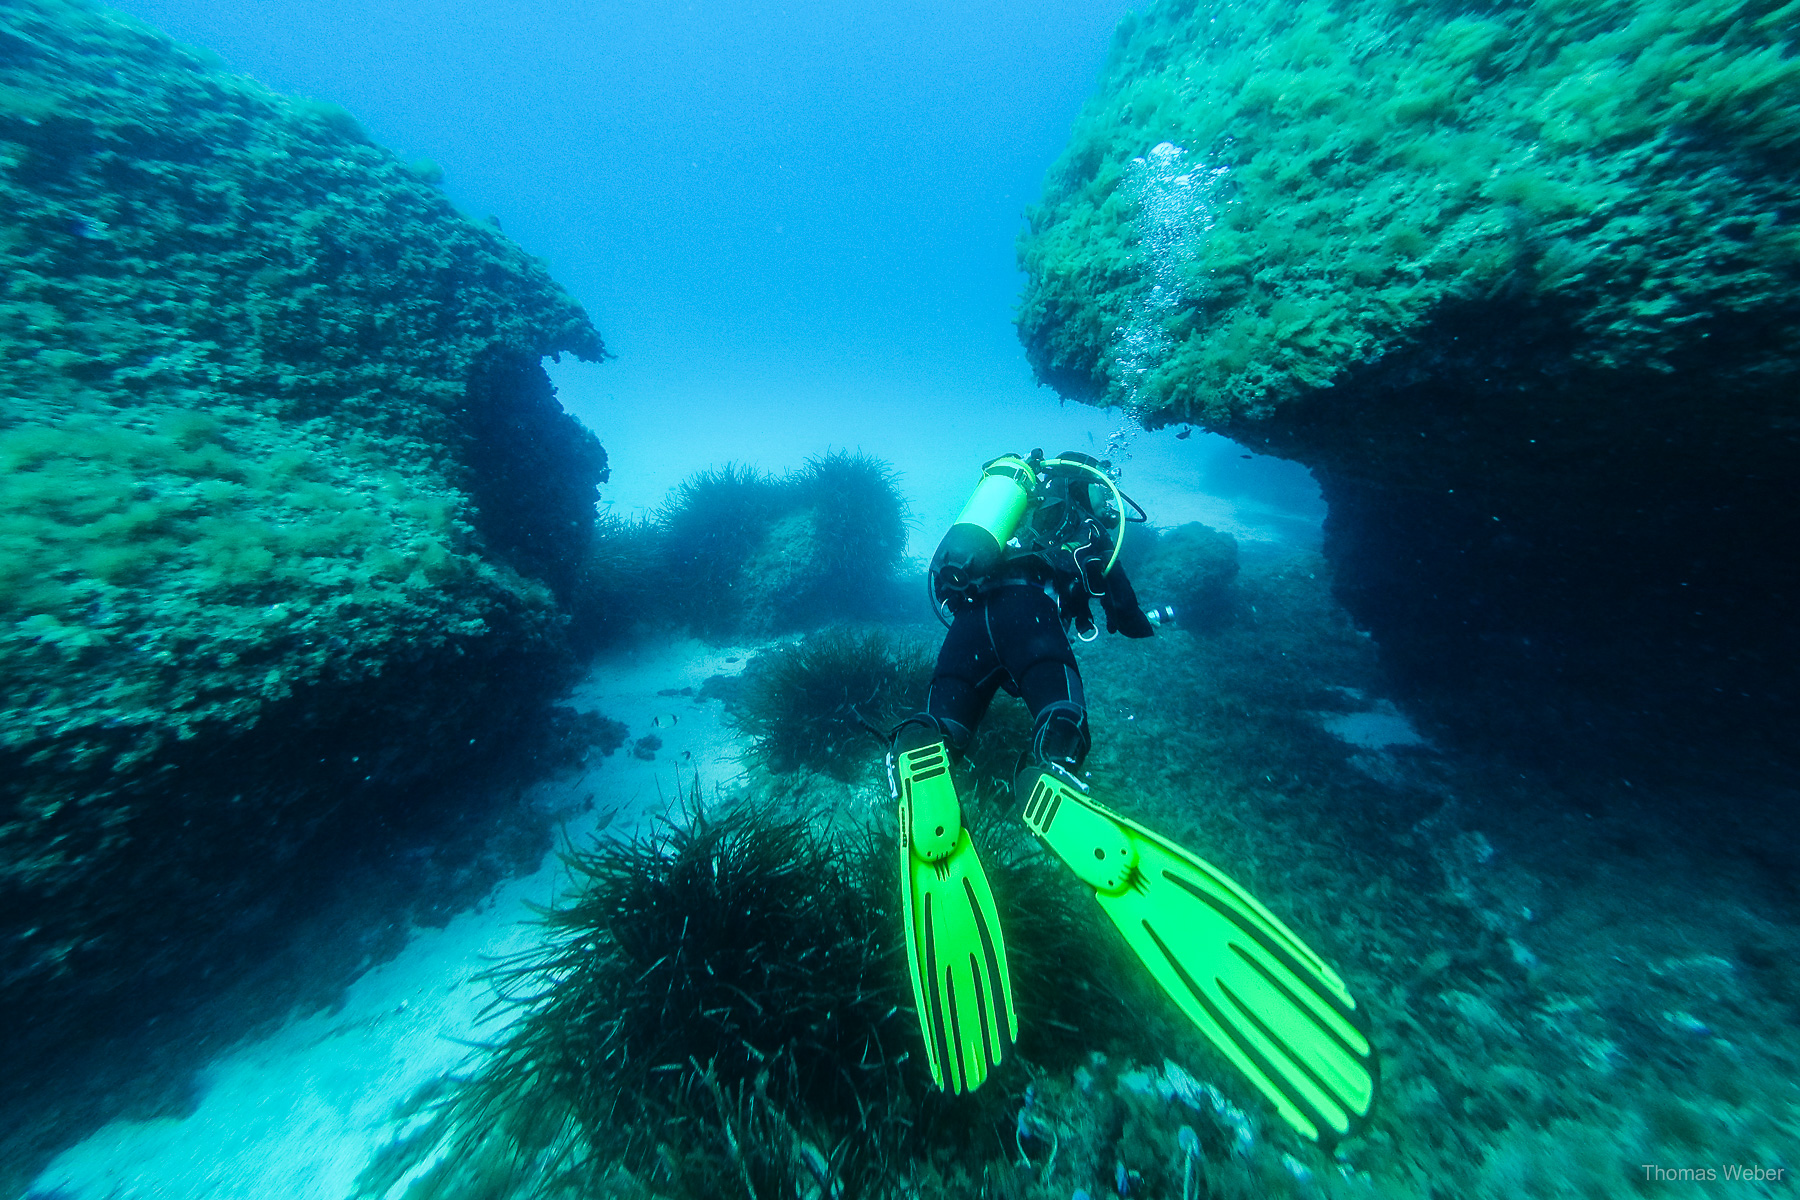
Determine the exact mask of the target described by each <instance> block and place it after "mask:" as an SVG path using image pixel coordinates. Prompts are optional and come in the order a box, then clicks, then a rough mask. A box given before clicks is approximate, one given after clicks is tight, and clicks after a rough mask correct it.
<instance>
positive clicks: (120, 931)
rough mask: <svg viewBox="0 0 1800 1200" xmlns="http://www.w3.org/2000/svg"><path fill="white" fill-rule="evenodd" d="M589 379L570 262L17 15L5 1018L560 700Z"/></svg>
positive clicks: (327, 135) (590, 459) (312, 127)
mask: <svg viewBox="0 0 1800 1200" xmlns="http://www.w3.org/2000/svg"><path fill="white" fill-rule="evenodd" d="M561 352H569V353H573V354H575V355H577V356H579V357H582V358H586V359H599V358H601V357H603V355H604V350H603V348H602V346H601V342H600V338H599V336H598V335H597V334H596V333H595V331H594V329H593V327H592V326H591V325H590V324H589V322H588V320H587V318H586V316H585V315H584V314H583V313H582V311H581V309H580V307H579V306H578V305H577V304H576V303H575V302H574V301H573V300H572V299H571V298H570V297H569V296H567V295H566V294H565V293H563V292H562V291H561V290H560V289H559V288H558V287H557V286H556V285H555V284H554V283H553V282H552V281H551V280H550V279H549V277H548V275H547V274H546V272H545V270H544V267H543V264H542V263H540V262H539V261H537V260H535V259H533V258H531V257H530V256H529V255H527V254H525V253H524V252H523V251H521V250H520V249H519V248H518V247H517V246H515V245H513V244H511V243H510V242H508V241H506V240H505V239H504V238H503V237H501V236H500V235H499V234H498V233H497V232H496V231H495V230H493V229H491V228H488V227H484V226H480V225H476V224H473V223H471V222H469V221H467V220H465V219H463V218H462V217H460V216H459V215H458V214H457V213H456V212H455V210H454V209H453V208H452V207H451V205H450V204H449V202H448V201H447V200H446V199H445V198H444V196H443V195H442V194H441V193H440V192H438V191H437V190H436V189H435V188H433V187H432V186H430V184H429V183H428V182H427V181H426V179H425V178H424V177H422V175H421V174H420V173H419V172H418V171H416V170H414V169H412V168H409V167H408V166H407V165H405V164H404V163H402V162H401V161H400V160H399V159H397V158H396V157H395V156H394V155H393V154H391V153H389V152H388V151H386V150H384V149H382V148H380V147H378V146H375V145H373V144H371V143H370V142H369V140H368V139H367V137H366V136H365V135H364V134H363V132H362V131H361V129H360V128H359V127H358V126H357V124H356V122H355V120H354V119H353V118H351V117H350V115H349V114H348V113H346V112H345V111H343V110H342V109H340V108H337V107H335V106H330V105H323V104H319V103H317V102H313V101H307V100H292V99H287V98H284V97H280V96H277V95H274V94H272V93H270V92H268V91H267V90H265V89H263V88H262V87H260V86H258V85H257V84H256V83H254V82H253V81H251V80H248V79H245V78H243V77H241V76H234V75H231V74H229V73H227V72H226V71H225V70H224V69H223V68H222V66H220V65H219V64H218V63H217V62H216V60H210V59H208V58H207V57H206V56H204V55H201V54H198V53H195V52H192V51H188V50H185V49H182V48H180V47H178V46H175V45H173V44H172V43H170V42H169V41H168V40H167V39H166V38H164V37H162V36H161V35H159V34H157V33H156V32H154V31H152V30H150V29H148V28H146V27H144V26H142V25H140V24H138V23H136V22H134V21H132V20H130V19H128V18H125V17H122V16H119V15H117V14H113V13H110V12H107V11H105V10H103V9H100V8H98V7H96V6H91V5H88V4H86V3H67V2H63V0H9V2H8V3H7V4H6V5H5V7H4V8H3V9H0V356H3V357H4V362H5V366H4V383H3V384H0V779H3V780H4V784H3V785H0V789H3V790H0V912H3V913H4V914H5V915H4V917H3V918H0V998H6V997H10V996H12V995H14V994H15V989H18V988H20V987H32V986H36V985H41V984H42V983H43V982H44V981H45V980H46V979H47V978H48V977H50V976H52V975H55V974H58V973H61V974H64V975H67V974H70V973H76V974H78V973H79V972H80V970H81V969H82V967H83V966H84V964H86V965H92V964H95V963H99V962H111V961H120V960H128V961H136V962H141V961H142V959H143V957H144V955H145V952H146V951H145V947H146V946H148V945H154V944H157V943H155V942H152V941H150V940H148V939H143V938H139V939H138V941H137V944H136V945H135V946H133V945H128V944H127V943H128V942H130V941H131V940H132V939H131V937H130V931H131V930H133V929H134V928H135V929H138V932H139V933H140V934H141V932H142V928H143V927H150V928H154V927H155V926H156V925H157V924H158V923H159V922H161V923H163V924H166V923H167V921H168V919H169V918H168V913H167V912H166V911H165V910H162V909H159V907H158V904H159V902H167V903H175V902H177V901H178V900H185V902H186V903H188V904H190V905H192V906H193V907H192V911H191V912H190V913H189V914H188V915H187V917H185V918H184V919H191V921H192V927H193V928H195V929H199V930H205V929H206V928H208V927H210V926H212V925H215V924H217V923H218V922H219V921H221V920H223V919H225V916H226V915H228V914H226V913H225V912H224V911H223V910H225V909H227V908H229V905H230V897H231V895H232V893H231V891H230V887H229V882H230V881H231V880H238V881H241V880H242V879H243V878H244V877H245V876H246V875H253V874H255V873H256V872H258V871H260V870H261V869H262V868H263V867H264V866H266V865H267V863H268V862H269V861H271V860H279V859H281V858H283V857H286V856H289V855H292V854H293V853H295V851H296V848H297V847H298V846H299V845H300V844H302V843H303V842H304V840H305V838H306V835H307V833H308V831H310V830H311V829H312V828H313V827H314V826H315V825H316V824H317V823H318V822H319V821H320V820H322V819H323V818H324V817H325V815H326V814H328V813H329V812H330V811H331V810H332V809H333V808H334V807H335V806H337V805H339V804H342V803H344V802H346V801H349V800H356V802H358V803H371V802H378V800H379V798H380V797H381V796H383V795H387V794H389V793H391V791H392V789H394V788H395V787H396V786H398V785H400V784H403V783H406V782H408V781H412V780H416V779H419V778H422V777H424V776H426V775H429V774H430V773H431V772H433V771H434V770H441V769H444V768H446V767H448V766H451V765H453V763H454V762H455V756H456V755H457V754H463V755H465V756H466V755H469V754H473V753H476V752H478V751H484V750H485V744H482V745H478V746H475V747H474V748H473V749H471V748H470V747H471V744H472V742H477V741H483V739H485V738H486V736H487V735H488V734H490V733H491V732H494V731H495V730H497V729H503V728H504V727H505V725H506V723H507V721H508V720H510V719H512V718H513V717H514V716H515V715H516V713H517V712H518V711H519V710H520V709H521V708H522V707H523V706H524V705H526V704H528V703H530V702H531V700H532V699H533V698H534V697H537V696H538V695H540V694H541V692H542V690H543V688H544V686H545V685H546V684H547V683H548V684H553V683H554V682H555V681H556V680H557V679H558V678H560V672H561V670H562V669H563V668H562V664H563V663H564V661H565V659H566V657H567V652H566V648H565V646H564V639H563V634H562V632H561V630H560V624H561V622H562V618H561V617H560V615H559V608H558V604H557V599H556V595H555V593H556V592H557V591H558V590H566V589H567V587H568V586H569V585H570V581H571V580H572V579H573V575H574V571H575V570H576V566H577V564H578V563H579V562H580V560H581V558H582V557H583V555H584V554H585V552H586V549H587V544H588V541H589V539H590V538H591V535H592V522H593V500H594V485H595V484H596V483H597V482H598V481H599V480H600V479H602V478H604V475H605V455H604V453H603V452H602V451H601V449H600V447H599V445H598V443H597V442H596V441H594V439H593V438H592V436H591V435H589V434H587V433H585V432H584V431H582V430H581V429H580V428H579V426H577V425H576V424H575V423H574V421H573V420H572V419H571V418H570V417H568V416H567V415H566V414H564V413H563V412H562V410H561V408H560V407H559V406H558V405H557V403H556V400H555V396H554V392H553V390H552V389H551V388H550V386H549V382H548V379H547V378H546V377H545V376H544V373H543V371H542V368H541V367H540V366H539V365H538V364H539V360H540V358H541V357H542V356H543V355H546V354H558V353H561ZM220 880H226V881H227V885H224V886H221V885H220ZM202 897H204V900H203V901H202V899H201V898H202ZM138 921H141V926H140V925H134V922H138ZM177 952H178V951H177Z"/></svg>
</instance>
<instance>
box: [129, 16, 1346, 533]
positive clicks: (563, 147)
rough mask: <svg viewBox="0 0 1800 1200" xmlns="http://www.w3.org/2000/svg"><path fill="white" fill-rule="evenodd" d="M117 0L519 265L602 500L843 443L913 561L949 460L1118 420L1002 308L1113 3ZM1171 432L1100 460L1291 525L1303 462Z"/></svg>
mask: <svg viewBox="0 0 1800 1200" xmlns="http://www.w3.org/2000/svg"><path fill="white" fill-rule="evenodd" d="M118 7H120V8H122V9H123V10H125V11H127V12H130V13H133V14H135V15H136V16H139V17H142V18H143V19H145V20H147V21H149V22H150V23H152V24H154V25H156V26H157V27H158V28H160V29H162V30H164V31H165V32H167V33H169V34H170V35H171V36H173V37H175V38H176V39H178V40H180V41H184V42H186V43H189V44H191V45H194V46H200V47H205V48H207V49H209V50H212V51H214V52H216V53H217V54H219V55H220V56H222V57H223V58H224V59H225V61H226V62H227V63H228V64H229V65H230V66H231V67H232V68H233V69H235V70H238V71H241V72H244V73H246V74H249V75H251V76H254V77H255V78H257V79H258V80H260V81H262V82H263V83H265V84H267V85H269V86H270V87H272V88H274V89H275V90H277V91H281V92H286V93H290V94H298V95H304V96H311V97H314V98H316V99H321V100H328V101H333V102H336V103H339V104H342V105H344V106H345V107H346V108H348V109H349V110H350V111H351V112H352V113H354V114H355V115H356V117H357V119H358V120H359V121H360V122H361V123H362V125H363V127H364V128H365V129H367V130H368V132H369V134H370V136H371V137H373V138H374V140H375V141H376V142H378V143H380V144H382V145H384V146H388V147H391V148H392V149H394V150H395V151H396V152H398V153H400V154H401V155H403V156H405V157H408V158H416V157H425V158H430V159H432V160H433V161H435V162H437V163H438V164H439V165H440V166H441V167H442V168H443V170H444V184H443V186H444V190H445V192H446V193H447V194H448V195H449V197H450V198H451V199H452V200H453V201H454V202H455V203H456V204H457V206H458V207H460V208H461V209H462V210H463V211H464V212H465V213H467V214H469V215H470V216H473V217H475V218H477V219H480V218H483V217H486V216H488V215H490V214H491V215H492V216H494V217H496V218H497V219H498V220H499V221H500V223H501V225H502V227H503V228H504V229H505V231H506V233H507V235H508V236H509V237H511V238H513V239H514V240H516V241H517V242H519V243H520V244H521V245H522V246H524V247H525V248H526V249H527V250H529V251H530V252H531V253H533V254H535V255H538V256H539V257H541V258H543V259H545V260H546V261H547V262H548V263H549V266H550V271H551V274H552V275H553V276H554V277H555V279H556V280H557V282H558V283H560V284H561V285H562V286H563V287H564V288H566V289H568V290H569V291H570V292H571V293H572V294H573V295H574V296H575V297H576V299H578V300H579V301H580V302H581V303H582V305H583V306H584V307H585V308H586V309H587V311H588V313H589V315H590V316H591V317H592V318H593V320H594V323H595V325H597V326H598V327H599V329H600V331H601V334H602V336H603V337H604V338H605V339H606V344H607V347H608V349H609V350H610V351H611V352H612V353H614V354H616V355H617V358H616V359H615V360H614V361H612V362H608V363H606V364H604V365H602V366H591V365H588V364H577V363H572V362H565V363H564V364H562V365H561V366H557V367H554V368H553V369H552V376H553V378H554V379H555V381H556V384H557V386H558V388H559V390H560V392H561V394H562V399H563V402H564V404H565V405H566V406H567V407H568V408H569V409H570V410H571V411H572V412H574V413H575V414H576V415H577V416H579V417H580V418H581V419H582V420H583V421H584V422H586V423H587V424H588V425H589V426H590V427H591V428H593V429H594V430H595V431H596V432H597V433H598V434H599V435H600V438H601V441H602V442H603V443H604V444H605V446H606V448H607V452H608V454H609V456H610V457H611V462H612V468H613V479H612V482H611V484H610V485H608V486H607V487H606V488H604V489H603V490H602V503H603V504H607V505H610V506H611V507H612V508H613V509H614V510H615V511H617V512H620V513H621V514H623V515H632V514H636V513H640V512H643V511H644V510H646V509H649V508H652V507H654V506H655V505H656V504H658V503H660V502H661V501H662V499H663V498H664V496H665V495H666V493H667V491H668V489H669V488H670V487H672V486H673V485H674V484H676V483H677V482H679V481H680V480H681V479H682V478H684V477H685V476H687V475H688V474H689V473H691V472H692V471H694V470H696V469H699V468H701V467H704V466H707V465H710V464H713V463H717V462H722V461H727V460H732V461H738V462H745V463H750V464H753V465H757V466H760V467H762V468H764V469H767V470H786V469H790V468H792V467H794V466H797V465H799V464H800V463H801V462H803V461H804V460H805V459H806V458H807V457H809V456H811V455H816V454H820V453H824V452H826V451H828V450H831V449H839V448H851V449H856V448H861V449H863V450H866V451H868V452H870V453H872V454H876V455H878V456H880V457H882V458H885V459H887V460H888V461H890V462H892V463H893V464H894V465H896V466H897V467H898V468H899V469H900V470H901V472H902V475H903V479H904V483H905V486H906V489H907V491H908V494H909V499H910V500H911V501H912V504H913V508H914V514H915V517H916V518H917V520H916V523H915V526H914V528H913V531H912V540H911V547H910V548H911V550H912V551H913V553H915V554H927V555H928V554H929V553H930V550H931V546H932V545H933V544H935V542H936V538H937V533H936V530H938V529H940V528H942V526H943V525H944V523H945V522H946V521H948V520H949V519H951V518H952V517H953V516H954V515H955V509H956V507H957V505H958V504H959V503H960V501H961V499H962V497H963V496H964V495H965V494H966V492H967V490H968V488H969V486H970V483H971V480H972V472H973V471H974V469H975V468H976V466H977V465H978V464H979V463H980V462H982V461H985V460H986V459H988V458H991V457H993V456H994V455H996V454H1000V453H1002V452H1005V451H1008V450H1024V449H1029V448H1030V447H1031V446H1035V445H1041V446H1043V448H1044V449H1045V450H1046V451H1048V452H1050V453H1055V452H1057V451H1060V450H1063V449H1084V450H1092V449H1094V447H1095V446H1096V445H1099V446H1101V447H1104V446H1105V444H1106V440H1107V437H1108V435H1109V434H1110V433H1112V432H1113V431H1115V430H1117V429H1119V428H1120V426H1121V421H1120V419H1119V418H1118V417H1117V416H1116V415H1111V414H1106V413H1098V412H1094V411H1091V410H1089V409H1087V408H1085V407H1082V406H1079V405H1067V406H1061V405H1059V404H1058V403H1057V400H1056V397H1055V395H1054V394H1053V393H1052V392H1050V391H1048V390H1046V389H1040V388H1039V387H1037V386H1036V384H1035V383H1034V382H1033V380H1032V377H1031V372H1030V369H1029V367H1028V366H1027V365H1026V362H1025V356H1024V352H1023V350H1022V349H1021V347H1020V345H1019V341H1018V338H1017V335H1016V334H1015V332H1014V330H1013V326H1012V306H1013V304H1014V303H1015V301H1016V300H1017V297H1018V293H1019V289H1020V285H1021V283H1022V281H1023V278H1024V277H1023V275H1021V274H1020V273H1019V271H1018V270H1017V266H1016V263H1015V259H1014V250H1013V241H1014V238H1015V237H1016V236H1017V234H1018V233H1019V232H1020V231H1021V230H1022V229H1023V227H1024V220H1023V214H1024V212H1025V209H1026V206H1027V205H1029V204H1031V203H1033V202H1034V201H1036V199H1037V198H1038V195H1039V190H1040V187H1041V184H1042V180H1043V177H1044V172H1045V170H1046V169H1047V168H1048V167H1049V165H1050V164H1051V163H1052V162H1053V161H1054V160H1055V158H1056V156H1057V154H1058V153H1059V152H1060V151H1061V149H1062V147H1063V144H1064V141H1065V140H1066V138H1067V135H1068V130H1069V126H1070V124H1071V122H1072V121H1073V120H1074V118H1075V115H1076V113H1077V111H1078V110H1079V109H1080V107H1081V104H1082V102H1083V101H1084V100H1085V99H1086V98H1087V96H1088V94H1089V92H1090V91H1091V90H1092V88H1093V84H1094V81H1095V79H1096V77H1097V76H1098V74H1099V71H1100V67H1101V65H1102V63H1103V62H1104V61H1105V56H1106V50H1107V46H1108V42H1109V39H1110V36H1111V32H1112V27H1113V25H1114V24H1115V23H1116V21H1117V20H1118V18H1119V16H1120V15H1121V14H1122V13H1124V12H1125V11H1127V9H1129V8H1130V7H1131V6H1130V5H1129V4H1126V3H1123V2H1122V0H1100V2H1096V3H1088V2H1074V0H1051V2H1049V3H1018V2H1011V3H991V4H981V5H967V4H961V3H950V2H946V3H931V2H917V0H900V2H899V3H892V4H881V5H863V4H830V3H812V4H795V3H789V4H780V5H777V4H758V3H736V2H731V3H721V2H709V3H701V4H687V5H682V4H648V3H639V4H623V3H605V4H584V3H545V2H539V3H525V4H501V3H485V4H457V5H454V6H445V5H442V4H434V3H428V2H425V0H407V2H404V3H393V4H380V5H367V4H360V3H352V2H350V0H302V2H300V3H246V4H220V3H217V2H206V0H133V2H130V3H125V4H121V5H119V6H118ZM1175 433H1176V431H1174V430H1170V431H1167V432H1163V433H1160V434H1157V435H1144V434H1141V433H1140V434H1138V435H1137V436H1136V437H1135V439H1134V441H1133V443H1132V447H1131V453H1132V454H1133V455H1134V462H1135V465H1134V466H1131V467H1128V468H1127V470H1128V474H1127V477H1126V480H1125V485H1126V487H1127V489H1128V490H1130V491H1131V492H1132V494H1133V495H1134V496H1136V497H1137V498H1138V499H1139V500H1140V501H1141V502H1143V503H1145V504H1146V505H1147V506H1149V507H1150V508H1151V510H1152V514H1153V516H1154V517H1155V518H1156V520H1157V521H1158V522H1159V523H1161V524H1177V523H1179V522H1181V521H1185V520H1191V519H1210V520H1211V521H1212V522H1213V523H1215V524H1220V525H1223V526H1225V527H1228V528H1231V529H1232V531H1233V532H1238V533H1247V534H1248V535H1250V538H1251V540H1257V539H1259V538H1281V539H1284V540H1287V539H1292V540H1297V541H1299V542H1301V543H1302V544H1311V543H1314V542H1316V539H1317V530H1316V526H1317V523H1318V521H1319V519H1320V518H1321V517H1322V516H1323V509H1322V506H1320V504H1319V502H1318V498H1317V490H1316V488H1314V487H1313V486H1312V483H1311V479H1310V476H1309V475H1308V474H1307V473H1306V472H1305V471H1304V470H1303V469H1300V468H1298V467H1294V466H1292V465H1289V464H1285V463H1280V462H1278V461H1276V460H1259V461H1255V462H1250V463H1246V462H1245V461H1244V460H1243V459H1241V458H1239V457H1238V454H1239V453H1240V451H1239V450H1238V449H1237V448H1236V447H1234V446H1232V445H1231V444H1230V443H1227V442H1225V441H1224V440H1223V439H1220V438H1211V437H1207V436H1205V435H1201V434H1196V435H1194V436H1192V437H1190V438H1187V439H1185V440H1181V441H1177V440H1176V438H1175ZM1201 493H1207V494H1210V495H1213V496H1218V497H1222V498H1225V499H1226V500H1227V501H1235V500H1237V499H1239V498H1241V499H1242V500H1243V502H1244V511H1243V512H1242V513H1241V514H1239V513H1238V512H1237V511H1236V509H1235V505H1233V506H1232V507H1227V508H1223V509H1222V508H1221V507H1220V506H1219V505H1218V504H1217V503H1213V502H1209V501H1207V500H1204V499H1202V498H1201V497H1200V494H1201ZM1240 519H1241V521H1242V522H1243V525H1242V526H1241V527H1240V526H1236V525H1234V522H1235V521H1237V520H1240Z"/></svg>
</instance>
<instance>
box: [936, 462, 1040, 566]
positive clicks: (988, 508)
mask: <svg viewBox="0 0 1800 1200" xmlns="http://www.w3.org/2000/svg"><path fill="white" fill-rule="evenodd" d="M1036 487H1037V471H1036V470H1035V469H1034V468H1033V467H1032V465H1031V464H1030V463H1029V462H1027V461H1026V460H1025V459H1022V458H1020V457H1019V456H1018V455H1016V454H1004V455H1001V456H1000V457H999V458H996V459H994V460H993V461H992V462H990V463H988V464H987V465H985V466H983V467H982V468H981V482H980V483H978V484H976V485H975V494H974V495H972V496H970V497H969V502H968V503H967V504H965V505H963V510H962V515H961V516H960V517H958V518H956V525H973V526H975V527H976V528H978V529H981V530H983V531H985V532H986V533H987V535H988V536H989V537H991V538H992V539H993V540H994V552H995V553H996V554H998V553H999V550H1000V547H1001V546H1004V545H1006V543H1007V541H1008V540H1009V539H1010V538H1011V537H1012V535H1013V533H1014V531H1015V530H1017V529H1018V528H1019V521H1020V520H1021V519H1022V518H1023V517H1024V516H1025V509H1026V507H1027V506H1028V505H1029V504H1030V503H1031V493H1032V491H1033V490H1034V489H1035V488H1036ZM956 525H952V526H951V529H953V530H954V529H955V528H956Z"/></svg>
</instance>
